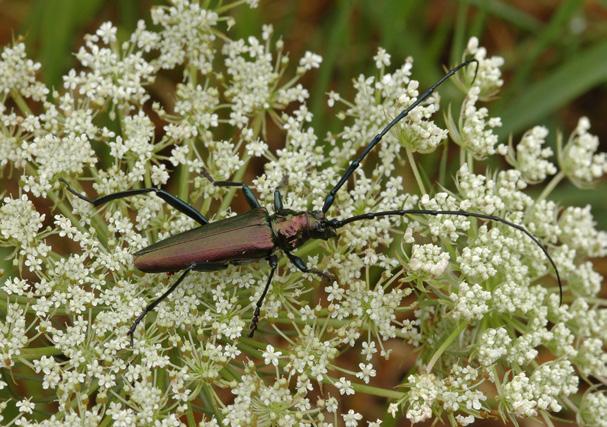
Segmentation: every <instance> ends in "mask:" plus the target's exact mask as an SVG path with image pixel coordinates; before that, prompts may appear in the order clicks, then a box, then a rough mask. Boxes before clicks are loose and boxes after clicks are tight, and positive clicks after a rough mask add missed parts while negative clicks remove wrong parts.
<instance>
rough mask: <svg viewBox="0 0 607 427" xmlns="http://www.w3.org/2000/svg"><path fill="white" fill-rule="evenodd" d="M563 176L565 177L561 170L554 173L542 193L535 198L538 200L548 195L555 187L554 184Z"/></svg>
mask: <svg viewBox="0 0 607 427" xmlns="http://www.w3.org/2000/svg"><path fill="white" fill-rule="evenodd" d="M563 178H565V174H564V173H563V171H560V172H559V173H557V174H556V175H554V177H553V178H552V180H551V181H550V182H549V183H548V185H547V186H546V188H544V191H542V194H540V196H539V197H538V198H537V201H538V202H539V201H541V200H544V199H545V198H546V197H548V196H549V195H550V193H552V190H554V189H555V188H556V186H557V185H558V184H559V183H560V182H561V181H562V179H563Z"/></svg>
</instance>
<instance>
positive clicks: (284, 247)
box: [62, 58, 563, 345]
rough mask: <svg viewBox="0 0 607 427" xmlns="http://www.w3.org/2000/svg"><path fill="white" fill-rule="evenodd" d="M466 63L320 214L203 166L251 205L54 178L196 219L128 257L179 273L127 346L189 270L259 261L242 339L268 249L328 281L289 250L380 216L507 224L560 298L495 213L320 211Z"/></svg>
mask: <svg viewBox="0 0 607 427" xmlns="http://www.w3.org/2000/svg"><path fill="white" fill-rule="evenodd" d="M471 63H475V65H476V70H475V75H476V71H477V70H478V61H477V60H476V59H474V58H470V59H467V60H465V61H464V62H462V63H461V64H459V65H457V66H455V67H453V68H452V69H450V70H448V72H447V73H446V74H445V75H444V76H443V77H442V78H441V79H439V80H438V81H437V82H435V83H434V84H433V85H432V86H430V87H429V88H428V89H426V90H425V91H424V92H423V93H422V94H421V95H420V96H419V97H418V98H417V99H416V100H415V102H413V103H412V104H411V105H410V106H408V107H407V108H405V109H404V110H403V111H402V112H401V113H399V114H398V115H397V116H396V117H395V118H394V119H392V121H390V123H388V124H387V125H386V126H385V127H384V128H383V129H382V130H381V131H380V132H379V133H378V134H377V135H375V137H374V138H373V139H372V140H371V141H370V142H369V143H368V144H367V146H366V147H365V149H364V150H363V152H362V153H361V154H360V155H358V156H357V157H356V158H355V159H354V160H353V161H352V162H351V163H350V165H349V166H348V168H347V169H346V171H345V172H344V174H343V175H342V176H341V178H340V179H339V181H338V182H337V183H336V184H335V186H333V188H332V189H331V190H330V191H329V193H328V194H327V196H326V198H325V200H324V203H323V206H322V209H321V210H320V211H311V212H299V211H293V210H290V209H286V208H284V207H283V203H282V196H281V193H280V191H279V190H278V189H277V190H275V192H274V213H272V214H270V213H269V212H268V210H267V209H266V208H264V207H262V206H261V205H260V204H259V202H258V201H257V199H256V197H255V195H254V193H253V192H252V191H251V189H250V188H249V186H248V185H246V184H245V183H242V182H235V181H216V180H214V179H213V177H212V176H211V175H210V174H209V173H208V172H207V171H204V172H203V174H204V175H205V177H206V178H207V179H208V180H209V181H210V182H211V183H212V184H213V185H215V186H218V187H238V188H240V189H241V190H242V192H243V194H244V197H245V199H246V201H247V203H248V204H249V206H250V207H251V210H249V211H248V212H246V213H243V214H239V215H236V216H233V217H231V218H226V219H222V220H219V221H216V222H212V223H210V222H209V220H208V219H207V218H206V217H205V216H204V215H203V214H202V213H200V212H199V211H198V210H197V209H195V208H194V207H193V206H192V205H190V204H188V203H187V202H185V201H183V200H181V199H179V198H178V197H176V196H174V195H172V194H170V193H168V192H166V191H165V190H162V189H159V188H139V189H133V190H127V191H121V192H117V193H112V194H108V195H105V196H101V197H98V198H96V199H91V198H89V197H87V196H86V195H84V194H81V193H79V192H77V191H76V190H74V189H73V188H72V187H70V186H69V184H68V183H67V182H66V181H65V180H63V179H62V182H63V183H64V184H65V185H66V186H67V190H68V191H70V192H71V193H72V194H74V195H75V196H77V197H79V198H80V199H82V200H84V201H86V202H89V203H91V204H93V205H94V206H100V205H103V204H105V203H107V202H109V201H111V200H116V199H121V198H125V197H131V196H135V195H140V194H146V193H154V194H156V195H157V196H158V197H160V198H161V199H162V200H164V201H165V202H167V203H168V204H169V205H171V206H172V207H174V208H175V209H177V210H178V211H180V212H182V213H184V214H185V215H187V216H189V217H190V218H192V219H194V220H195V221H197V222H198V223H199V224H200V226H199V227H197V228H194V229H192V230H189V231H185V232H183V233H179V234H176V235H174V236H171V237H168V238H166V239H164V240H161V241H159V242H156V243H154V244H152V245H150V246H148V247H146V248H144V249H142V250H140V251H139V252H136V253H135V254H134V265H135V267H136V268H137V269H139V270H141V271H143V272H145V273H175V272H178V271H182V273H181V275H180V276H179V277H178V278H177V280H176V281H175V282H174V283H173V284H172V285H171V286H170V287H169V289H167V290H166V292H164V293H163V294H162V295H161V296H160V297H158V298H157V299H156V300H154V301H153V302H151V303H150V304H149V305H148V306H147V307H146V308H145V309H144V310H143V311H142V313H141V314H140V315H139V316H138V317H137V318H136V319H135V321H134V322H133V324H132V326H131V327H130V329H129V331H128V335H129V337H130V340H131V345H133V334H134V332H135V329H136V328H137V325H138V324H139V323H140V322H141V321H142V320H143V318H144V317H145V315H146V314H147V313H149V312H150V311H152V310H154V308H155V307H156V306H157V305H158V304H160V302H162V301H163V300H164V299H166V298H167V297H168V296H169V295H170V294H171V293H172V292H173V291H174V290H175V289H176V288H177V287H178V286H179V284H180V283H181V282H183V280H184V279H185V277H186V276H187V274H188V273H189V272H191V271H214V270H221V269H224V268H227V267H228V266H229V265H238V264H243V263H247V262H253V261H259V260H267V261H268V263H269V265H270V274H269V276H268V278H267V281H266V284H265V287H264V288H263V291H262V293H261V296H260V297H259V299H258V300H257V303H256V305H255V310H254V313H253V318H252V320H251V325H250V330H249V336H250V337H252V336H253V334H254V332H255V330H256V329H257V324H258V322H259V316H260V314H261V307H262V305H263V301H264V299H265V297H266V295H267V293H268V290H269V288H270V283H271V282H272V278H273V276H274V273H275V271H276V268H277V265H278V257H277V255H276V254H275V251H276V250H277V249H280V250H281V251H282V252H284V253H285V254H286V256H287V257H288V259H289V260H290V261H291V263H293V265H294V266H295V267H296V268H298V269H299V270H300V271H302V272H306V273H314V274H317V275H319V276H322V277H324V278H329V279H330V278H331V277H332V275H331V274H330V273H327V272H323V271H320V270H317V269H314V268H310V267H308V266H307V265H306V263H305V262H304V260H302V259H301V258H300V257H298V256H297V255H294V254H293V251H294V250H295V249H297V248H299V247H300V246H302V245H303V244H304V243H305V242H307V241H308V240H310V239H323V240H328V239H332V238H335V237H337V230H338V229H339V228H341V227H343V226H345V225H347V224H350V223H353V222H356V221H361V220H371V219H374V218H380V217H386V216H405V215H433V216H437V215H452V216H463V217H473V218H478V219H481V220H488V221H494V222H498V223H502V224H505V225H507V226H509V227H513V228H515V229H517V230H519V231H521V232H522V233H524V234H526V235H527V236H528V237H529V238H530V239H531V240H532V241H533V242H534V243H535V244H536V245H538V246H539V247H540V248H541V249H542V251H543V253H544V254H545V255H546V257H547V258H548V260H549V261H550V264H551V265H552V267H553V268H554V270H555V272H556V277H557V280H558V285H559V292H560V297H561V300H562V295H563V290H562V289H563V288H562V284H561V278H560V275H559V271H558V268H557V266H556V264H555V262H554V261H553V259H552V258H551V257H550V254H549V253H548V250H547V249H546V247H545V246H544V245H543V244H542V243H541V242H540V241H539V240H538V239H537V238H536V237H535V236H533V235H532V234H531V233H530V232H529V231H528V230H527V229H526V228H525V227H523V226H522V225H519V224H516V223H513V222H511V221H508V220H505V219H503V218H500V217H498V216H495V215H488V214H483V213H478V212H469V211H464V210H431V209H403V210H390V211H380V212H369V213H364V214H361V215H356V216H353V217H350V218H346V219H342V220H339V219H329V218H327V217H326V213H327V211H328V210H329V209H330V208H331V206H332V204H333V202H334V200H335V195H336V193H337V192H338V191H339V190H340V188H342V187H343V185H344V184H345V183H346V182H347V181H348V179H349V178H350V176H351V175H352V174H353V173H354V171H355V170H356V169H357V168H358V167H359V166H360V163H361V162H362V161H363V159H364V158H365V157H366V156H367V154H369V152H370V151H371V150H372V149H373V148H374V147H375V146H376V145H377V144H378V143H379V142H380V141H381V140H382V138H383V137H384V135H386V134H387V133H388V132H389V131H390V129H392V127H393V126H394V125H396V124H397V123H398V122H399V121H401V120H402V119H403V118H405V117H406V116H407V114H409V112H411V111H412V110H413V109H414V108H415V107H417V106H418V105H420V104H421V103H422V102H424V101H425V100H426V99H428V98H429V97H430V95H431V94H432V93H433V92H434V90H436V88H438V87H439V86H440V85H441V84H443V83H444V82H445V81H447V80H448V79H449V78H450V77H452V76H453V75H454V74H455V73H457V72H458V71H459V70H460V69H462V68H464V67H466V66H467V65H469V64H471Z"/></svg>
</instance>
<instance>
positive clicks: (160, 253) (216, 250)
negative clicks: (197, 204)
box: [134, 208, 275, 273]
mask: <svg viewBox="0 0 607 427" xmlns="http://www.w3.org/2000/svg"><path fill="white" fill-rule="evenodd" d="M274 247H275V245H274V240H273V236H272V229H271V227H270V224H269V216H268V213H267V211H266V210H265V209H263V208H259V209H252V210H250V211H249V212H246V213H244V214H241V215H236V216H234V217H231V218H227V219H224V220H220V221H217V222H213V223H210V224H207V225H203V226H202V227H198V228H195V229H193V230H189V231H186V232H183V233H180V234H176V235H175V236H171V237H169V238H167V239H164V240H161V241H159V242H157V243H154V244H153V245H150V246H148V247H147V248H145V249H142V250H141V251H139V252H137V253H136V254H135V259H134V263H135V267H136V268H138V269H139V270H141V271H144V272H146V273H160V272H171V271H178V270H183V269H184V268H187V267H189V266H191V265H200V264H223V263H225V264H226V265H227V264H238V263H242V262H246V261H249V260H251V261H252V260H256V259H261V258H266V257H267V256H269V255H270V254H271V253H272V251H273V250H274Z"/></svg>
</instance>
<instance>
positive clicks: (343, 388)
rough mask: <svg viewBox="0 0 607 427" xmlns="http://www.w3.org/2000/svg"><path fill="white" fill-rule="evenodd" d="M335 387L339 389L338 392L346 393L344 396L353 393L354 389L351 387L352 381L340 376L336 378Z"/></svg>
mask: <svg viewBox="0 0 607 427" xmlns="http://www.w3.org/2000/svg"><path fill="white" fill-rule="evenodd" d="M334 385H335V387H337V390H339V394H341V395H342V396H343V395H346V396H350V395H352V394H354V389H353V388H352V382H350V380H347V379H346V378H344V377H341V378H340V379H339V380H337V381H336V382H335V383H334Z"/></svg>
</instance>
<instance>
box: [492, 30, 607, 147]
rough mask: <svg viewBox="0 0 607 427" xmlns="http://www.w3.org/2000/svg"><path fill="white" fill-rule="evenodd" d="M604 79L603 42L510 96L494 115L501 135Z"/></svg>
mask: <svg viewBox="0 0 607 427" xmlns="http://www.w3.org/2000/svg"><path fill="white" fill-rule="evenodd" d="M604 81H607V42H605V41H603V42H601V43H597V44H595V45H594V46H592V47H590V48H587V49H586V50H584V51H582V52H580V53H579V54H577V55H575V56H574V57H572V58H571V59H570V60H569V61H567V62H566V63H564V64H563V65H561V66H559V67H558V68H557V69H556V70H554V71H553V72H552V73H551V74H549V75H548V76H547V77H545V78H544V79H542V80H540V81H538V82H537V83H535V84H533V85H532V86H530V87H529V88H528V89H527V90H526V91H525V92H524V93H523V94H522V95H521V96H519V97H517V98H514V99H513V100H512V101H511V102H510V103H509V104H507V105H506V106H505V107H504V108H503V109H502V111H501V112H500V113H499V114H498V115H499V116H501V118H502V123H503V126H502V127H501V128H500V129H499V132H498V133H499V135H500V136H501V137H502V138H504V137H506V136H507V135H509V134H511V133H516V132H520V131H522V130H524V129H525V128H526V127H527V126H529V125H531V124H533V123H537V122H539V121H541V120H542V119H544V118H545V117H546V116H548V115H549V114H550V113H552V112H554V111H556V110H557V109H559V108H561V107H562V106H564V105H566V104H567V103H569V102H570V101H571V100H573V99H575V98H576V97H578V96H580V95H581V94H583V93H584V92H586V91H587V90H588V89H590V88H592V87H593V86H595V85H597V84H598V83H601V82H604Z"/></svg>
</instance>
